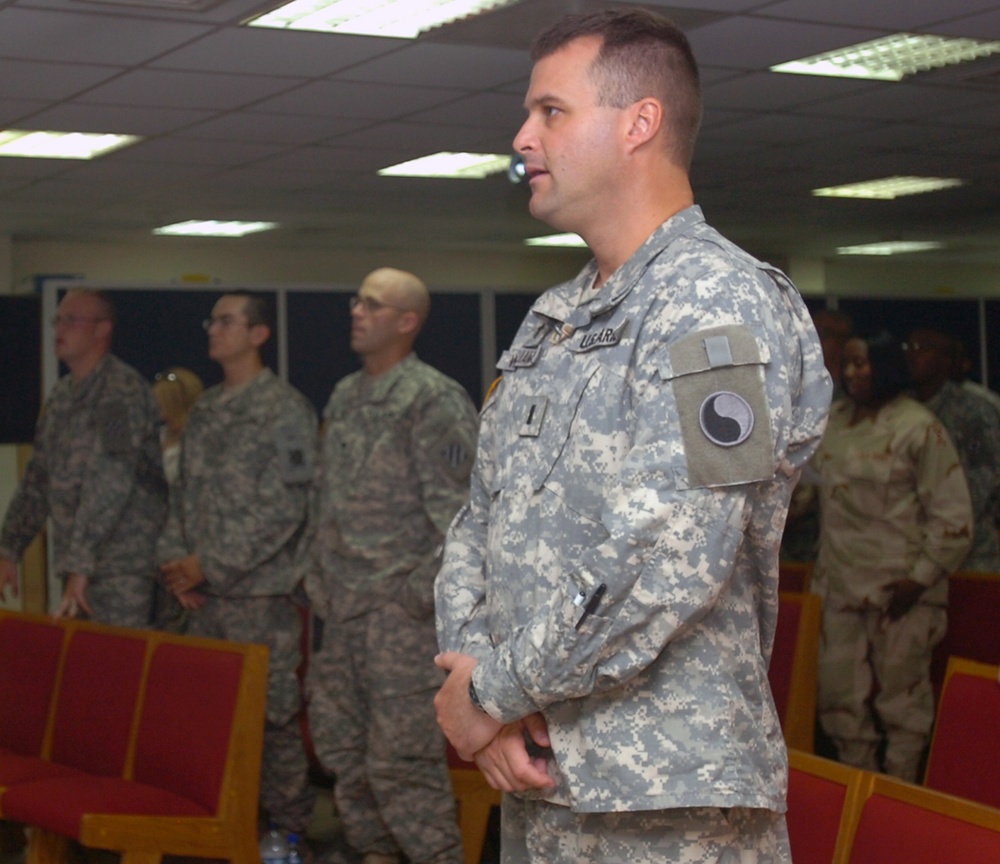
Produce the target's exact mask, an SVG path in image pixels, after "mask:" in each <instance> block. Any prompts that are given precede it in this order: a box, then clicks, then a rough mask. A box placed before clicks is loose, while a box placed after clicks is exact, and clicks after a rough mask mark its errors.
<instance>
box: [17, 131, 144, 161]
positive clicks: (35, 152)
mask: <svg viewBox="0 0 1000 864" xmlns="http://www.w3.org/2000/svg"><path fill="white" fill-rule="evenodd" d="M140 140H142V139H140V138H139V136H138V135H110V134H104V133H99V132H96V133H93V132H41V131H31V130H28V129H5V130H3V131H0V156H12V157H20V158H24V159H96V158H97V157H98V156H103V155H104V154H105V153H110V152H111V151H112V150H117V149H118V148H119V147H127V146H128V145H129V144H134V143H135V142H136V141H140Z"/></svg>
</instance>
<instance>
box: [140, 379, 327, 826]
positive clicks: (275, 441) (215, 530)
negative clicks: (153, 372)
mask: <svg viewBox="0 0 1000 864" xmlns="http://www.w3.org/2000/svg"><path fill="white" fill-rule="evenodd" d="M316 443H317V429H316V414H315V412H314V411H313V408H312V406H311V405H310V404H309V403H308V402H307V401H306V399H305V397H304V396H302V394H301V393H299V392H298V391H297V390H295V389H294V388H292V387H290V386H289V385H287V384H285V383H284V382H282V381H281V380H279V379H278V378H277V377H276V376H275V375H274V373H273V372H271V370H270V369H266V368H265V369H263V370H262V371H261V372H260V373H259V374H258V375H257V376H256V377H255V378H254V379H253V380H251V381H249V382H248V383H246V384H244V385H242V386H241V387H237V388H234V390H233V391H232V392H228V391H226V390H225V389H224V388H223V386H222V385H217V386H215V387H212V388H211V389H209V390H206V391H205V393H204V394H203V395H202V396H201V398H200V399H199V400H198V401H197V403H195V405H194V407H193V408H192V409H191V416H190V418H189V420H188V424H187V426H186V427H185V430H184V434H183V436H182V438H181V458H180V476H179V477H178V480H177V482H176V484H174V485H172V486H171V489H170V519H169V521H168V523H167V528H166V530H165V531H164V533H163V536H162V537H161V538H160V543H159V546H158V552H159V558H160V560H161V561H168V560H171V559H175V558H183V557H185V556H187V555H190V554H197V556H198V560H199V563H200V564H201V568H202V571H203V573H204V575H205V580H206V581H205V583H204V584H203V585H200V586H199V588H198V590H200V591H201V592H202V593H203V594H205V595H207V597H208V602H207V603H206V604H205V605H204V606H203V607H202V608H201V609H197V610H193V611H191V612H190V614H189V618H188V630H187V632H188V633H189V634H191V635H195V636H208V637H212V638H216V639H229V640H231V641H234V642H258V643H261V644H264V645H266V646H267V647H268V649H269V657H268V686H267V722H266V724H265V727H264V758H263V764H262V767H261V806H262V808H263V809H264V810H265V811H266V812H267V814H268V816H269V817H270V818H271V819H272V820H273V821H274V822H275V823H277V824H278V825H280V826H281V827H283V828H285V829H286V830H289V831H299V832H301V831H304V830H305V828H306V827H307V825H308V823H309V819H310V817H311V815H312V807H313V794H312V791H311V788H310V787H309V783H308V764H307V760H306V754H305V748H304V745H303V741H302V734H301V730H300V728H299V723H298V712H299V708H300V707H301V694H300V691H299V683H298V678H297V677H296V670H297V668H298V666H299V663H300V660H301V648H300V639H301V632H302V620H301V617H300V615H299V611H298V608H297V607H296V604H295V603H294V602H293V600H292V597H291V593H292V590H293V588H294V587H295V582H296V579H297V575H296V570H295V565H294V561H295V557H296V555H297V552H298V546H299V542H300V539H301V537H302V534H303V532H304V527H305V523H306V517H307V513H308V496H309V487H310V483H311V480H312V475H313V472H314V470H315V467H314V466H315V454H316Z"/></svg>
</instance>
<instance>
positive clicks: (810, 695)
mask: <svg viewBox="0 0 1000 864" xmlns="http://www.w3.org/2000/svg"><path fill="white" fill-rule="evenodd" d="M821 604H822V601H821V600H820V598H819V597H817V596H816V595H815V594H788V593H781V594H779V595H778V626H777V629H776V631H775V634H774V648H773V649H772V652H771V665H770V667H769V668H768V671H767V678H768V681H769V682H770V684H771V695H772V696H773V697H774V704H775V707H776V708H777V709H778V717H779V718H780V720H781V728H782V731H783V732H784V735H785V742H786V743H787V744H788V746H789V747H794V748H795V749H797V750H803V751H805V752H807V753H811V752H812V751H813V742H814V737H815V728H816V682H817V678H818V675H819V667H818V663H819V631H820V624H821V620H820V618H821Z"/></svg>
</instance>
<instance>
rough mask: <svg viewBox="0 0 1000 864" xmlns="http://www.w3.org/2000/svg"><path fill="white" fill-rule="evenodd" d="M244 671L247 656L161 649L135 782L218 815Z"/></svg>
mask: <svg viewBox="0 0 1000 864" xmlns="http://www.w3.org/2000/svg"><path fill="white" fill-rule="evenodd" d="M242 671H243V656H242V655H241V654H240V653H237V652H229V651H223V650H219V649H215V648H206V647H202V646H198V645H189V644H173V643H169V642H165V643H161V644H158V645H156V646H155V648H154V649H153V656H152V659H151V660H150V664H149V674H148V676H147V681H146V693H145V697H144V700H143V708H142V719H141V720H140V724H139V732H138V737H137V739H136V749H135V764H134V768H133V772H132V779H134V780H137V781H139V782H142V783H149V784H151V785H155V786H157V787H159V788H160V789H167V790H169V791H171V792H176V793H178V794H180V795H184V796H185V797H187V798H190V799H191V800H193V801H196V802H197V803H198V804H201V805H202V806H203V807H204V808H205V809H206V810H208V811H210V812H212V813H215V812H217V811H218V808H219V803H220V802H219V790H220V788H221V786H222V780H223V775H224V772H225V769H226V755H227V753H228V752H229V749H230V748H229V739H230V736H231V734H232V725H233V724H232V720H233V716H234V714H235V711H236V704H237V699H238V696H239V687H240V681H241V674H242Z"/></svg>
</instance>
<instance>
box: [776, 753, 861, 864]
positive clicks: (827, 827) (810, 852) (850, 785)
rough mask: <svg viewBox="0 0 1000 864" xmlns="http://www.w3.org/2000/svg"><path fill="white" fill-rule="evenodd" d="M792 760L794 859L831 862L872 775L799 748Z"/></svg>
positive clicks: (818, 863) (790, 832) (797, 862)
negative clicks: (804, 751) (839, 840)
mask: <svg viewBox="0 0 1000 864" xmlns="http://www.w3.org/2000/svg"><path fill="white" fill-rule="evenodd" d="M788 763H789V764H788V769H789V770H788V813H787V821H788V840H789V843H790V844H791V848H792V860H793V861H794V862H795V864H830V862H831V861H833V860H834V857H835V855H836V854H837V852H838V849H837V841H838V839H839V838H840V837H841V835H842V832H843V830H844V829H845V828H846V826H847V825H848V824H849V823H850V822H851V820H852V819H853V818H854V815H855V814H856V812H857V810H858V808H859V807H860V805H861V801H862V800H863V796H864V793H865V790H866V787H867V783H868V776H869V775H867V774H866V773H865V772H864V771H862V770H861V769H860V768H852V767H851V766H849V765H843V764H841V763H839V762H833V761H831V760H830V759H823V758H821V757H819V756H814V755H812V754H811V753H803V752H801V751H799V750H789V751H788ZM841 854H846V849H845V850H841Z"/></svg>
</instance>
